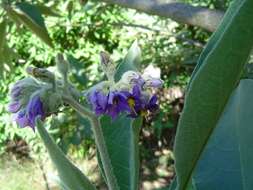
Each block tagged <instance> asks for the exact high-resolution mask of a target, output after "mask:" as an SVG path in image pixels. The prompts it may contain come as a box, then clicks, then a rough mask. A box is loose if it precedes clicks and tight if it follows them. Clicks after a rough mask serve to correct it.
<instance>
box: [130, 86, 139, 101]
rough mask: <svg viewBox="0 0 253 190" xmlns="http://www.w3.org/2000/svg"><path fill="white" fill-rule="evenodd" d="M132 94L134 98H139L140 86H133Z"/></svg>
mask: <svg viewBox="0 0 253 190" xmlns="http://www.w3.org/2000/svg"><path fill="white" fill-rule="evenodd" d="M132 94H133V96H134V97H136V98H139V97H140V96H141V89H140V86H138V85H134V87H133V92H132Z"/></svg>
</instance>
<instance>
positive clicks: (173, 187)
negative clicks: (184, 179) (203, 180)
mask: <svg viewBox="0 0 253 190" xmlns="http://www.w3.org/2000/svg"><path fill="white" fill-rule="evenodd" d="M176 188H177V179H176V178H174V179H173V180H172V182H171V183H170V185H169V186H168V187H163V188H159V189H155V190H176ZM187 190H198V189H197V187H196V185H195V181H194V180H193V179H192V181H191V185H190V186H189V187H188V188H187Z"/></svg>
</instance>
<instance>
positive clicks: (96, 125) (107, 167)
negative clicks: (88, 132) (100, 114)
mask: <svg viewBox="0 0 253 190" xmlns="http://www.w3.org/2000/svg"><path fill="white" fill-rule="evenodd" d="M63 100H64V102H66V103H67V104H69V105H70V106H71V107H72V108H73V109H74V110H76V111H77V112H78V113H79V114H80V115H81V116H82V117H85V118H87V119H89V120H90V122H91V126H92V130H93V133H94V137H95V142H96V145H97V147H98V151H99V153H100V157H101V161H102V165H103V168H104V172H105V176H106V179H107V185H108V187H109V189H110V190H118V189H119V187H118V184H117V180H116V178H115V176H114V173H113V168H112V164H111V160H110V158H109V155H108V152H107V148H106V144H105V139H104V136H103V132H102V129H101V125H100V122H99V120H98V118H97V116H96V115H94V114H93V113H92V112H90V111H89V110H87V109H86V108H85V107H83V106H82V105H80V104H79V103H78V102H77V101H76V100H74V99H73V98H70V97H66V96H64V97H63Z"/></svg>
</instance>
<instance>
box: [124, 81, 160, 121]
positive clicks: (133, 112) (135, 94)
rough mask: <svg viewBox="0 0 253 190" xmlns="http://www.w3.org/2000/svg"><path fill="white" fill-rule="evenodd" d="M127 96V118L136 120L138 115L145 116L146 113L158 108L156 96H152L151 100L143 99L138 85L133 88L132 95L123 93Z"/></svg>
mask: <svg viewBox="0 0 253 190" xmlns="http://www.w3.org/2000/svg"><path fill="white" fill-rule="evenodd" d="M124 93H125V94H126V96H127V102H128V105H129V107H130V108H131V109H130V111H129V115H128V116H129V117H132V118H136V117H138V116H139V115H146V114H147V112H148V111H150V112H154V111H156V110H157V109H158V108H159V106H158V104H157V100H158V99H157V96H156V95H153V96H152V97H151V98H147V97H145V96H144V95H143V94H142V93H141V88H140V87H139V86H138V85H135V86H134V87H133V90H132V93H129V92H124Z"/></svg>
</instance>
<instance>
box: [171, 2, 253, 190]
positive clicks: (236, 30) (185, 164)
mask: <svg viewBox="0 0 253 190" xmlns="http://www.w3.org/2000/svg"><path fill="white" fill-rule="evenodd" d="M236 5H237V3H234V4H232V8H233V6H236ZM252 6H253V1H251V0H243V1H242V2H241V6H239V7H237V9H236V11H235V14H234V15H233V17H230V19H229V24H228V25H227V27H226V29H225V30H224V32H223V33H222V34H221V36H220V38H219V40H218V41H217V42H216V44H215V48H213V49H212V50H211V52H210V53H209V54H208V56H207V58H206V59H204V63H203V64H202V66H201V67H200V69H199V71H198V72H197V73H196V75H195V77H194V79H193V81H192V83H191V84H190V86H189V91H188V94H187V95H186V101H185V107H184V111H183V114H182V116H181V118H180V120H179V128H178V131H177V135H176V142H175V157H176V172H177V179H178V189H179V190H184V189H186V187H187V185H188V183H189V180H190V179H191V176H192V173H193V171H194V168H195V166H196V164H197V161H198V160H199V157H200V155H201V153H202V151H203V149H204V147H205V145H206V143H207V141H208V139H209V137H210V135H211V134H212V132H213V129H214V128H215V126H216V124H217V122H218V120H219V118H220V114H221V113H222V112H223V109H224V106H225V105H226V103H227V100H228V99H229V97H230V95H231V93H232V91H233V89H234V87H235V85H236V83H237V82H238V79H239V77H240V74H241V72H242V70H243V68H244V65H245V64H246V63H247V60H248V57H249V54H250V51H251V48H252V46H253V23H252V22H251V19H252V17H253V12H252V10H251V7H252ZM230 8H231V7H230ZM226 16H229V15H226ZM240 33H243V34H244V35H238V34H240Z"/></svg>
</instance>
